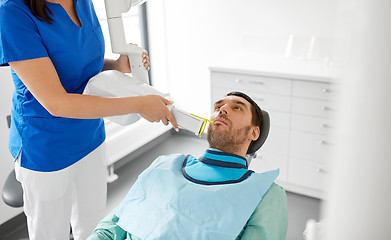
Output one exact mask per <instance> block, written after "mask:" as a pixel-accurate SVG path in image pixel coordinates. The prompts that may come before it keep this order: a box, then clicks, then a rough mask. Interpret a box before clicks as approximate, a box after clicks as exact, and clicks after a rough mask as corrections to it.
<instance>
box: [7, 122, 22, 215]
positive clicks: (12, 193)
mask: <svg viewBox="0 0 391 240" xmlns="http://www.w3.org/2000/svg"><path fill="white" fill-rule="evenodd" d="M7 124H8V128H10V127H11V116H10V115H8V116H7ZM2 196H3V201H4V203H5V204H7V205H8V206H10V207H14V208H19V207H23V189H22V185H21V184H20V182H19V181H18V180H16V175H15V170H12V172H11V173H10V174H9V175H8V177H7V179H6V181H5V184H4V187H3V194H2Z"/></svg>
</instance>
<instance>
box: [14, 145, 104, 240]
mask: <svg viewBox="0 0 391 240" xmlns="http://www.w3.org/2000/svg"><path fill="white" fill-rule="evenodd" d="M19 158H20V157H18V159H17V161H16V162H15V172H16V178H17V179H18V181H19V182H21V183H22V188H23V200H24V212H25V214H26V216H27V227H28V232H29V238H30V240H63V239H64V240H65V239H66V240H69V232H70V224H71V225H72V232H73V236H74V239H75V240H85V239H87V237H88V236H89V235H90V234H91V233H92V231H93V230H94V228H95V227H96V225H97V223H98V222H99V221H100V220H101V219H102V218H103V217H104V216H103V215H104V213H105V210H106V195H107V182H106V175H107V167H106V159H107V157H106V147H105V143H103V144H102V145H101V146H99V147H98V148H97V149H95V150H94V151H93V152H91V153H90V154H88V155H87V156H86V157H84V158H83V159H81V160H80V161H78V162H77V163H75V164H73V165H72V166H69V167H67V168H65V169H62V170H59V171H55V172H38V171H32V170H29V169H26V168H23V167H20V160H19Z"/></svg>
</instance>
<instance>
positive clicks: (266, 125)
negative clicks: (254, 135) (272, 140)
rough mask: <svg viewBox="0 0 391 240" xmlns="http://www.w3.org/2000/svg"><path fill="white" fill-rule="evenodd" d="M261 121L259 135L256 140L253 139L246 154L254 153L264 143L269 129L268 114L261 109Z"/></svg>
mask: <svg viewBox="0 0 391 240" xmlns="http://www.w3.org/2000/svg"><path fill="white" fill-rule="evenodd" d="M262 116H263V121H262V125H261V129H260V135H259V137H258V139H257V140H255V141H253V142H252V143H251V145H250V147H249V148H248V150H247V154H248V155H254V154H255V152H256V151H258V149H259V148H260V147H261V146H262V145H263V144H264V143H265V141H266V138H267V136H268V135H269V130H270V117H269V114H268V113H267V112H266V111H264V110H262Z"/></svg>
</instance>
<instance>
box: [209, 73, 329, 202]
mask: <svg viewBox="0 0 391 240" xmlns="http://www.w3.org/2000/svg"><path fill="white" fill-rule="evenodd" d="M231 91H242V92H244V93H246V94H248V95H249V96H250V97H251V98H253V99H254V100H255V101H256V102H257V103H258V104H259V106H260V107H261V108H262V109H264V110H266V111H268V113H269V115H270V119H271V122H270V124H271V128H270V133H269V137H268V139H267V140H266V142H265V144H264V146H263V147H262V149H261V150H259V151H258V156H257V158H256V159H253V160H252V161H251V164H250V168H251V169H253V170H255V171H256V172H264V171H268V170H272V169H276V168H280V176H279V177H278V179H277V181H278V183H279V184H281V185H282V186H284V187H285V188H286V189H287V190H289V191H294V192H297V193H301V194H306V195H310V196H313V197H321V196H322V192H323V191H324V182H325V179H326V178H327V174H328V172H329V165H330V163H329V156H328V154H329V149H330V146H331V145H332V143H331V140H330V136H329V135H330V130H331V129H332V128H333V126H334V122H333V120H332V118H331V116H332V112H333V111H334V107H333V101H332V100H333V95H332V93H333V89H332V85H331V83H330V82H327V81H325V80H324V79H322V81H318V80H317V79H315V78H314V80H313V81H311V80H308V78H306V79H305V80H300V79H299V78H298V77H297V76H295V77H292V78H289V77H281V75H276V76H275V77H273V76H272V75H270V74H267V75H263V74H254V73H249V74H245V73H243V71H240V73H239V72H238V73H235V71H234V70H232V69H230V70H228V71H224V70H223V69H220V68H219V69H213V68H212V69H211V95H212V97H211V100H212V104H213V103H214V102H215V101H217V100H219V99H220V98H222V97H224V95H225V94H227V93H228V92H231Z"/></svg>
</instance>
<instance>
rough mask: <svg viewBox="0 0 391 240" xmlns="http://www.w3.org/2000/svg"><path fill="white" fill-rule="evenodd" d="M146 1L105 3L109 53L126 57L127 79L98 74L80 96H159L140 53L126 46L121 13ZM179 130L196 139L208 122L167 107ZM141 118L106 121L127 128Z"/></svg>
mask: <svg viewBox="0 0 391 240" xmlns="http://www.w3.org/2000/svg"><path fill="white" fill-rule="evenodd" d="M146 1H147V0H105V8H106V14H107V22H108V26H109V33H110V40H111V48H112V52H113V53H119V54H124V55H127V56H128V57H129V62H130V67H131V75H132V76H129V75H127V74H124V73H122V72H119V71H115V70H110V71H104V72H101V73H99V74H98V75H96V76H94V77H93V78H91V79H90V80H89V82H88V84H87V86H86V88H85V90H84V94H88V95H96V96H102V97H132V96H145V95H160V96H162V95H163V94H162V93H161V92H159V91H157V90H156V89H154V88H153V87H151V86H150V85H149V78H148V72H147V70H146V69H145V67H144V63H143V58H142V54H143V51H144V50H143V49H142V48H140V47H138V46H135V45H131V44H127V43H126V38H125V32H124V25H123V21H122V13H126V12H128V11H129V10H130V8H131V7H133V6H138V5H140V4H143V3H144V2H146ZM168 108H169V109H170V111H171V114H172V115H173V117H174V118H175V120H176V122H177V124H178V125H179V127H181V128H184V129H187V130H190V131H192V132H194V133H195V134H196V135H198V136H200V137H201V135H202V133H203V132H204V130H205V127H206V125H207V122H208V121H209V120H207V119H203V118H201V117H198V116H196V115H193V114H189V113H187V112H185V111H183V110H180V109H178V108H176V107H174V106H171V105H170V106H168ZM140 118H141V117H140V115H138V114H127V115H121V116H113V117H109V118H108V119H109V120H110V121H113V122H115V123H118V124H120V125H129V124H132V123H134V122H136V121H137V120H139V119H140Z"/></svg>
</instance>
